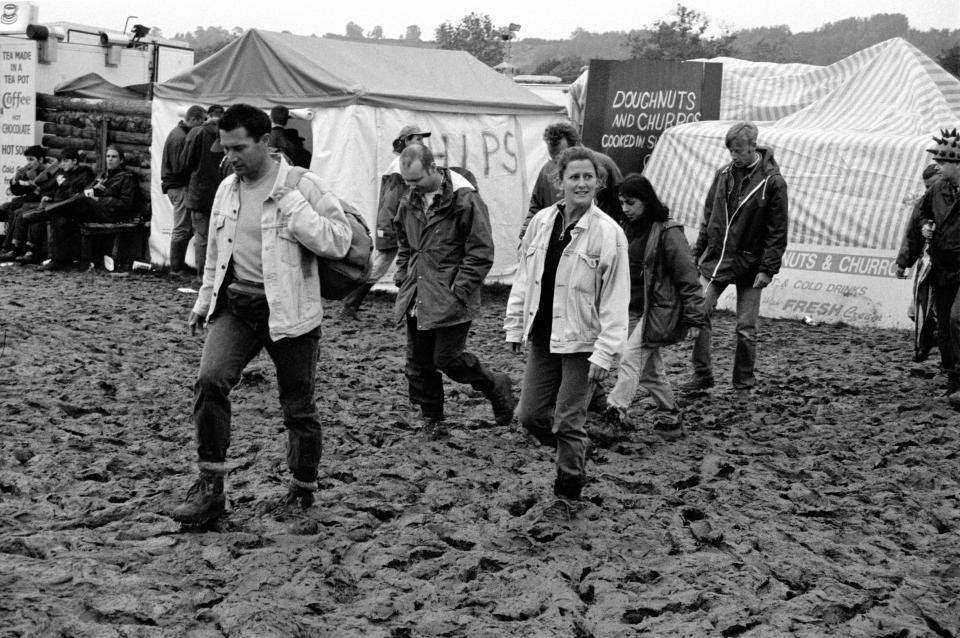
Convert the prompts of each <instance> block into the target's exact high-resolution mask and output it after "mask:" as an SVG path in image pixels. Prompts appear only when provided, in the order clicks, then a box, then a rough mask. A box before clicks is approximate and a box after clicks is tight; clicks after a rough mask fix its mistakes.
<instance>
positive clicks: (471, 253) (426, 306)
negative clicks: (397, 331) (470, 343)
mask: <svg viewBox="0 0 960 638" xmlns="http://www.w3.org/2000/svg"><path fill="white" fill-rule="evenodd" d="M437 170H439V171H440V174H441V176H442V179H443V181H442V183H441V186H440V193H439V194H438V195H437V196H436V197H435V198H434V201H433V204H432V205H431V206H430V214H429V215H427V214H426V213H425V212H424V210H423V207H422V205H421V196H420V194H419V193H418V192H416V191H415V190H414V189H412V188H408V189H407V191H406V192H405V193H404V194H403V197H401V199H400V205H399V208H398V210H397V216H396V218H395V220H394V225H395V226H396V229H397V244H398V246H399V251H398V253H397V273H396V275H395V283H396V284H397V287H398V288H399V290H398V292H397V301H396V305H395V306H394V317H395V318H396V320H397V321H398V322H399V321H403V319H404V317H405V315H406V314H407V311H408V310H409V309H410V306H411V304H413V303H416V317H417V328H418V329H420V330H432V329H434V328H441V327H444V326H455V325H458V324H461V323H466V322H468V321H472V320H473V319H474V318H475V317H476V316H477V315H478V313H479V312H480V287H481V285H482V284H483V280H484V278H485V277H486V276H487V273H488V272H490V268H491V267H492V266H493V235H492V233H491V230H490V215H489V213H488V212H487V206H486V204H484V203H483V200H482V199H480V196H479V195H478V194H477V191H476V189H475V188H474V187H473V185H472V184H471V183H470V181H469V180H468V179H467V178H466V177H464V176H462V175H460V174H459V173H457V172H455V171H452V170H450V169H446V168H438V169H437Z"/></svg>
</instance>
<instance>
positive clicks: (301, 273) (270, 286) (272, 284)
mask: <svg viewBox="0 0 960 638" xmlns="http://www.w3.org/2000/svg"><path fill="white" fill-rule="evenodd" d="M289 171H290V165H289V164H287V163H286V162H283V161H281V162H280V170H279V171H278V173H277V180H276V181H275V182H274V185H273V188H271V189H270V192H271V195H270V197H269V198H268V199H267V200H266V201H265V202H264V203H263V213H262V214H261V216H260V231H261V232H262V234H263V242H262V246H261V253H260V257H261V259H262V262H263V289H264V292H265V293H266V295H267V304H268V305H269V307H270V317H269V319H268V320H267V325H268V327H269V330H270V339H272V340H273V341H278V340H279V339H282V338H284V337H298V336H300V335H302V334H306V333H307V332H309V331H311V330H313V329H314V328H316V327H317V326H319V325H320V321H321V319H322V318H323V304H322V302H321V297H320V274H319V271H318V268H317V258H318V257H322V258H324V259H342V258H343V257H344V256H345V255H346V254H347V251H348V250H350V241H351V239H352V237H353V234H352V232H351V230H350V225H349V224H348V222H347V218H346V216H345V215H344V213H343V208H341V206H340V202H339V201H338V200H337V198H336V197H335V196H334V195H333V194H331V193H328V192H325V191H324V190H323V188H321V186H320V178H318V177H317V176H316V175H314V174H313V173H310V172H307V173H304V175H303V177H302V178H301V179H300V182H299V184H298V185H297V187H296V188H292V189H289V190H288V189H287V188H286V187H285V184H286V180H287V173H288V172H289ZM239 211H240V183H239V180H238V178H237V176H236V175H230V176H229V177H227V178H226V179H225V180H223V182H222V183H221V184H220V187H219V188H218V189H217V193H216V197H215V198H214V200H213V210H212V212H211V214H210V234H209V243H208V244H207V262H206V264H205V265H204V269H203V285H202V286H201V287H200V293H199V294H198V295H197V302H196V303H195V304H194V306H193V312H195V313H196V314H198V315H199V316H201V317H207V318H208V319H209V318H210V317H211V316H212V315H213V312H214V310H215V309H216V306H217V297H218V296H219V295H220V294H221V292H222V291H221V288H222V286H223V282H224V279H225V277H226V274H227V271H228V269H229V266H230V260H231V259H232V258H233V249H234V247H235V246H236V238H237V215H238V213H239Z"/></svg>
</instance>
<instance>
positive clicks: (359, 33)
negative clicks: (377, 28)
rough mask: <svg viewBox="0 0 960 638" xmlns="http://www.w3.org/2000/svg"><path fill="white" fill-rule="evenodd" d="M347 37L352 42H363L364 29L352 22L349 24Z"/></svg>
mask: <svg viewBox="0 0 960 638" xmlns="http://www.w3.org/2000/svg"><path fill="white" fill-rule="evenodd" d="M347 37H348V38H349V39H351V40H363V27H361V26H360V25H359V24H357V23H356V22H354V21H352V20H351V21H350V22H348V23H347Z"/></svg>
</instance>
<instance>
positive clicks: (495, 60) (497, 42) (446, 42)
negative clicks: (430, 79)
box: [434, 13, 506, 66]
mask: <svg viewBox="0 0 960 638" xmlns="http://www.w3.org/2000/svg"><path fill="white" fill-rule="evenodd" d="M503 32H506V29H495V28H494V27H493V22H492V21H491V20H490V16H488V15H486V14H483V13H471V14H469V15H467V16H465V17H464V18H463V19H461V20H460V22H458V23H457V24H452V23H451V22H450V21H449V20H447V21H446V22H444V23H443V24H441V25H440V26H439V27H437V29H436V31H435V34H434V35H435V39H436V43H437V48H438V49H452V50H456V51H466V52H468V53H471V54H472V55H473V56H474V57H475V58H477V59H478V60H480V61H481V62H483V63H484V64H486V65H488V66H496V65H498V64H500V63H501V62H503V54H504V40H502V39H501V38H500V34H501V33H503Z"/></svg>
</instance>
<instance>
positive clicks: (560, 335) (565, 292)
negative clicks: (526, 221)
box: [504, 204, 630, 370]
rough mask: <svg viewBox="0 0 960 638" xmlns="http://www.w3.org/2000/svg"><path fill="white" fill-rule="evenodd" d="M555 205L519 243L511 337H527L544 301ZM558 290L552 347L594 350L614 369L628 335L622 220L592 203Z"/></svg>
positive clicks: (567, 252) (563, 263) (596, 359)
mask: <svg viewBox="0 0 960 638" xmlns="http://www.w3.org/2000/svg"><path fill="white" fill-rule="evenodd" d="M558 214H559V209H558V207H557V205H556V204H554V205H553V206H550V207H549V208H545V209H543V210H542V211H540V212H539V213H537V214H536V216H534V218H533V219H532V220H531V221H530V225H529V226H528V227H527V231H526V233H525V234H524V236H523V242H522V243H521V245H520V263H519V264H518V266H517V274H516V276H515V277H514V280H513V287H512V288H511V289H510V299H509V300H508V301H507V316H506V320H505V321H504V330H505V331H506V333H507V341H509V342H520V341H525V340H526V339H527V337H528V336H529V333H530V328H531V326H532V325H533V318H534V317H535V316H536V315H537V310H538V308H539V304H540V278H541V276H542V275H543V267H544V260H545V258H546V254H547V246H548V244H549V243H550V233H551V232H552V230H553V224H554V221H555V220H556V217H557V215H558ZM570 233H571V240H570V243H569V244H568V245H567V247H566V248H564V250H563V254H562V255H561V257H560V264H559V266H557V280H556V285H555V287H554V294H553V322H552V327H551V332H550V352H552V353H554V354H572V353H575V352H590V353H592V354H591V355H590V363H593V364H596V365H597V366H599V367H601V368H604V369H605V370H610V369H611V368H612V367H613V366H614V365H615V363H616V362H617V359H618V358H619V357H620V354H621V353H622V352H623V347H624V344H625V343H626V340H627V323H628V321H627V313H628V305H629V301H630V260H629V257H628V256H627V238H626V235H624V233H623V229H621V228H620V226H619V225H617V223H616V222H615V221H614V220H612V219H611V218H610V217H609V216H607V215H606V214H605V213H604V212H603V211H601V210H600V209H599V208H597V206H595V205H594V206H591V207H590V210H588V211H587V212H586V213H584V215H583V217H581V218H580V221H578V222H577V224H576V226H574V227H573V229H572V230H571V231H570Z"/></svg>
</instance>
